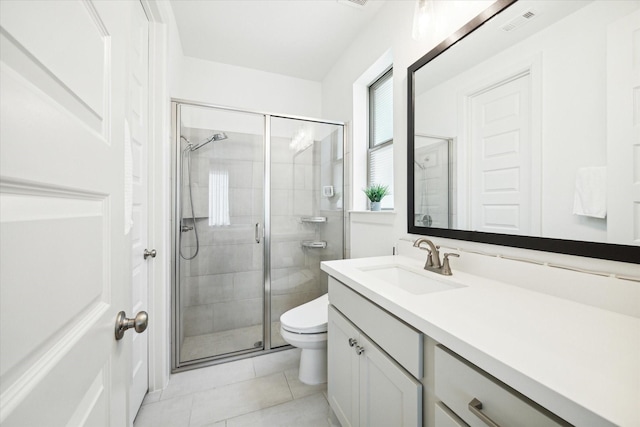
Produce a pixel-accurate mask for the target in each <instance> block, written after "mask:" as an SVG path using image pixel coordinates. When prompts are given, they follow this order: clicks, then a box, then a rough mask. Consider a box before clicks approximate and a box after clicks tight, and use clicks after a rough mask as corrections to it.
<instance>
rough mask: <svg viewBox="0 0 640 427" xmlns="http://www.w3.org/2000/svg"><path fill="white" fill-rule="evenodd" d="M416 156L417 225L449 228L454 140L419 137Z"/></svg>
mask: <svg viewBox="0 0 640 427" xmlns="http://www.w3.org/2000/svg"><path fill="white" fill-rule="evenodd" d="M415 138H416V139H415V150H414V153H415V156H414V162H413V163H414V175H415V183H416V185H415V195H414V201H415V208H416V211H415V223H416V225H418V224H419V225H422V226H424V227H440V228H449V224H451V223H452V218H451V211H452V209H451V203H452V201H453V200H455V199H454V197H453V195H452V194H451V185H450V176H451V170H450V160H449V158H450V153H451V150H452V147H453V139H452V138H445V137H436V136H429V135H422V134H416V137H415Z"/></svg>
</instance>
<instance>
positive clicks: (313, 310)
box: [280, 294, 329, 334]
mask: <svg viewBox="0 0 640 427" xmlns="http://www.w3.org/2000/svg"><path fill="white" fill-rule="evenodd" d="M328 307H329V295H328V294H324V295H322V296H321V297H318V298H316V299H314V300H312V301H309V302H307V303H305V304H302V305H300V306H298V307H295V308H292V309H291V310H289V311H287V312H286V313H284V314H283V315H282V316H280V324H281V326H282V329H284V330H286V331H288V332H293V333H296V334H319V333H326V332H327V323H328V321H329V320H328V316H329V315H328Z"/></svg>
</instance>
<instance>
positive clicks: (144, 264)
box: [125, 2, 154, 424]
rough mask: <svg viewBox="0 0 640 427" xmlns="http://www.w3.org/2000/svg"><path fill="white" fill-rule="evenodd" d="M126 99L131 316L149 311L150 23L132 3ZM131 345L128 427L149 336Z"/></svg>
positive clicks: (144, 380)
mask: <svg viewBox="0 0 640 427" xmlns="http://www.w3.org/2000/svg"><path fill="white" fill-rule="evenodd" d="M129 28H130V36H129V39H130V43H129V45H128V50H129V52H128V54H129V75H128V80H129V81H128V87H129V90H128V91H127V93H128V99H127V105H128V109H127V123H128V125H129V133H130V135H129V136H130V137H129V138H128V140H127V141H128V143H127V144H125V149H126V150H130V153H131V160H132V161H131V186H132V195H133V198H132V205H133V206H132V212H131V215H132V217H131V219H132V223H131V225H132V227H131V274H132V282H131V289H132V295H131V303H132V305H131V308H130V312H131V315H133V314H135V313H138V312H140V311H148V295H149V289H148V287H149V283H148V280H149V271H148V270H149V264H150V263H151V262H153V258H154V257H151V256H148V257H146V258H145V256H144V251H145V249H148V250H151V249H152V248H151V247H148V240H149V236H148V234H149V233H148V212H147V209H148V207H147V206H148V200H147V198H148V183H147V180H148V172H147V169H148V168H147V162H148V160H147V152H148V147H147V144H148V139H149V138H148V134H149V105H148V100H149V95H148V92H149V21H148V20H147V16H146V15H145V13H144V10H143V9H142V5H141V4H140V3H139V2H132V13H131V25H130V27H129ZM127 339H129V340H131V341H132V346H131V348H132V364H131V368H132V369H131V383H130V387H131V392H130V395H129V407H130V411H129V418H130V424H133V420H134V418H135V416H136V414H137V412H138V410H139V409H140V405H141V404H142V400H143V399H144V395H145V394H146V393H147V390H148V388H149V387H148V386H149V357H148V351H149V350H148V344H149V340H148V334H129V335H128V337H127Z"/></svg>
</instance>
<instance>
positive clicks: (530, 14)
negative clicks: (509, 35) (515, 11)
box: [500, 9, 538, 32]
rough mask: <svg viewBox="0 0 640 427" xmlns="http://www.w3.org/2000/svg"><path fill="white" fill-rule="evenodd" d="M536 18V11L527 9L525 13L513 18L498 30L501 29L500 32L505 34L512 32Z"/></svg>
mask: <svg viewBox="0 0 640 427" xmlns="http://www.w3.org/2000/svg"><path fill="white" fill-rule="evenodd" d="M536 16H538V14H537V13H536V11H535V10H531V9H529V10H527V11H526V12H524V13H523V14H522V15H518V16H516V17H515V18H513V19H512V20H511V21H509V22H507V23H506V24H504V25H503V26H502V27H500V28H502V30H503V31H506V32H509V31H513V30H515V29H517V28H520V27H522V26H523V25H524V24H526V23H527V22H529V21H531V20H532V19H533V18H535V17H536Z"/></svg>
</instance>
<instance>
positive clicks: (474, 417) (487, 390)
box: [435, 345, 570, 427]
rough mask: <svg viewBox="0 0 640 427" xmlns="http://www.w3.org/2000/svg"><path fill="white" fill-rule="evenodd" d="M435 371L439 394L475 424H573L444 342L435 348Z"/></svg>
mask: <svg viewBox="0 0 640 427" xmlns="http://www.w3.org/2000/svg"><path fill="white" fill-rule="evenodd" d="M435 371H436V375H435V394H436V397H437V398H438V399H439V400H441V401H442V402H443V403H444V404H445V405H446V406H447V407H449V408H450V409H451V410H452V411H453V412H455V413H456V415H457V416H459V417H460V418H462V419H463V420H464V421H465V422H466V423H468V424H469V425H470V426H472V427H476V426H477V427H486V426H487V424H488V422H485V421H483V420H482V418H483V417H487V421H488V420H489V419H490V420H492V421H493V422H494V423H495V424H496V425H499V426H514V425H517V426H524V427H526V426H531V427H543V426H568V425H570V424H568V423H566V422H564V421H563V420H562V419H560V418H558V417H557V416H555V415H553V414H552V413H551V412H549V411H547V410H545V409H544V408H542V407H541V406H540V405H537V404H536V403H535V402H533V401H532V400H530V399H528V398H527V397H526V396H524V395H522V394H520V393H518V392H517V391H516V390H514V389H512V388H510V387H509V386H507V385H506V384H504V383H502V382H501V381H499V380H498V379H496V378H494V377H492V376H491V375H489V374H488V373H486V372H485V371H483V370H481V369H480V368H478V367H477V366H474V365H472V364H471V363H469V362H468V361H466V360H464V359H462V358H461V357H460V356H458V355H457V354H455V353H453V352H451V351H450V350H448V349H446V348H445V347H442V346H440V345H439V346H437V347H436V350H435ZM472 401H474V402H475V403H476V405H475V406H476V408H477V409H474V408H473V407H472V406H473V404H472V403H471V402H472ZM477 402H480V403H481V405H478V404H477ZM479 406H481V409H480V407H479ZM474 412H475V413H474Z"/></svg>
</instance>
